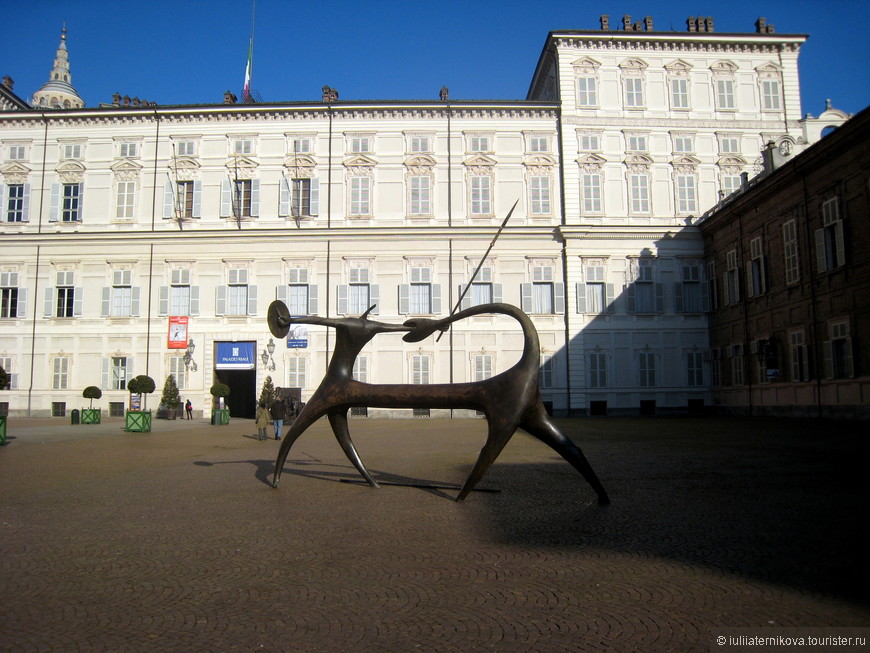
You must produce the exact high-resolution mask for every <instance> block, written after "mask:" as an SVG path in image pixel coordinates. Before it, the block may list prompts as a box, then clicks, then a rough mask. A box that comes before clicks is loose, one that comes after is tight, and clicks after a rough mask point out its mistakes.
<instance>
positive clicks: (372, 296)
mask: <svg viewBox="0 0 870 653" xmlns="http://www.w3.org/2000/svg"><path fill="white" fill-rule="evenodd" d="M369 301H370V302H371V303H372V304H373V305H374V309H373V310H372V312H371V313H370V315H379V314H380V312H381V305H380V301H381V287H380V286H379V285H378V284H376V283H373V284H371V285H370V286H369Z"/></svg>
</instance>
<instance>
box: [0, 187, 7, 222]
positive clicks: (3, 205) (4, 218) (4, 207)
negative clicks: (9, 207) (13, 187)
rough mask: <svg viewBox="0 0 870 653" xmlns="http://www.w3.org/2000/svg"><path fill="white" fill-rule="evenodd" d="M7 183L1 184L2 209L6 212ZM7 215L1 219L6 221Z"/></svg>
mask: <svg viewBox="0 0 870 653" xmlns="http://www.w3.org/2000/svg"><path fill="white" fill-rule="evenodd" d="M5 198H6V184H0V211H2V212H3V213H4V214H5V213H6V201H5ZM6 219H7V218H6V215H3V216H2V217H0V221H2V222H6Z"/></svg>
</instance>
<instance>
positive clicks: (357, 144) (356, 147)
mask: <svg viewBox="0 0 870 653" xmlns="http://www.w3.org/2000/svg"><path fill="white" fill-rule="evenodd" d="M350 151H351V152H353V153H355V154H364V153H366V152H371V151H372V139H371V136H351V139H350Z"/></svg>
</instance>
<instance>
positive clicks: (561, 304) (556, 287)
mask: <svg viewBox="0 0 870 653" xmlns="http://www.w3.org/2000/svg"><path fill="white" fill-rule="evenodd" d="M553 313H554V314H556V315H562V314H564V313H565V284H564V283H554V284H553Z"/></svg>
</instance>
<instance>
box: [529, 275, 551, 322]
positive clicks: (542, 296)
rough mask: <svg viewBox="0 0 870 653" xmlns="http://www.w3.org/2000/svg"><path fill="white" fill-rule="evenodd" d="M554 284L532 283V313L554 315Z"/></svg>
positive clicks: (544, 282)
mask: <svg viewBox="0 0 870 653" xmlns="http://www.w3.org/2000/svg"><path fill="white" fill-rule="evenodd" d="M553 307H554V301H553V284H552V282H546V281H536V282H533V283H532V313H540V314H552V313H554V312H555V311H554V308H553Z"/></svg>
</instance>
